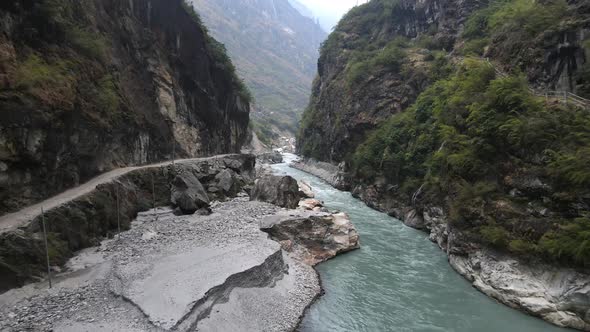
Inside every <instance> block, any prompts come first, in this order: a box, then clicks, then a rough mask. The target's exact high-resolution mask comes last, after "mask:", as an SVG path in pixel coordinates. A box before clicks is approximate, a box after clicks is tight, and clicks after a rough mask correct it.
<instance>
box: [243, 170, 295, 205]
mask: <svg viewBox="0 0 590 332" xmlns="http://www.w3.org/2000/svg"><path fill="white" fill-rule="evenodd" d="M300 198H301V196H300V194H299V186H298V185H297V180H295V179H294V178H292V177H290V176H275V175H268V176H265V177H263V178H261V179H258V180H256V182H255V183H254V189H253V190H252V194H251V196H250V199H251V200H253V201H261V202H267V203H272V204H274V205H277V206H281V207H286V208H289V209H294V208H296V207H297V206H298V205H299V199H300Z"/></svg>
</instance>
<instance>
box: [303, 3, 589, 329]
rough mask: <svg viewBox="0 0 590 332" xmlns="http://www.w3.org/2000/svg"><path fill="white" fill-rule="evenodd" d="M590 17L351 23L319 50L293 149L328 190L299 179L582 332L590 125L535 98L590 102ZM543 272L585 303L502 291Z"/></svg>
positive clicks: (580, 11) (467, 8)
mask: <svg viewBox="0 0 590 332" xmlns="http://www.w3.org/2000/svg"><path fill="white" fill-rule="evenodd" d="M587 13H588V11H587V3H585V2H580V1H569V2H566V1H560V0H547V1H528V0H515V1H490V2H475V1H474V2H471V1H452V0H451V1H436V0H432V1H428V0H426V1H416V2H414V1H387V0H380V1H378V0H373V1H371V2H369V3H368V4H366V5H363V6H359V7H356V8H355V9H353V10H351V12H350V13H349V14H347V16H346V17H345V18H344V19H343V20H342V21H341V22H340V24H339V25H338V27H337V28H336V30H335V32H334V33H332V34H331V35H330V37H329V38H328V40H327V42H326V43H325V44H324V46H323V47H322V50H321V56H320V60H319V66H318V72H319V76H318V78H317V79H316V81H315V83H314V88H313V93H312V97H311V102H310V106H309V108H308V110H307V111H306V113H305V114H304V117H303V121H302V127H301V131H300V134H299V137H298V149H299V152H300V153H301V154H303V155H304V156H305V157H312V158H315V159H317V160H320V161H324V162H330V163H332V164H333V165H334V167H332V169H333V171H332V174H328V175H327V174H326V172H325V169H326V167H324V166H322V167H319V166H318V165H321V163H317V162H307V163H305V165H303V166H298V167H299V168H303V169H305V170H306V171H310V172H312V173H314V174H317V175H319V176H323V177H324V178H326V179H327V180H329V181H332V182H334V181H333V180H334V179H344V180H345V182H346V183H341V182H340V183H338V185H339V186H340V187H342V188H350V189H351V191H352V192H353V195H355V196H356V197H359V198H360V199H362V200H363V201H365V202H366V203H367V204H368V205H369V206H371V207H373V208H376V209H378V210H381V211H385V212H387V213H388V214H390V215H392V216H394V217H396V218H399V219H401V220H403V221H404V222H405V223H406V224H407V225H408V226H411V227H415V228H418V229H423V230H425V231H427V232H429V233H430V234H431V240H433V241H434V242H436V243H437V244H438V245H439V246H440V247H441V248H442V249H443V250H445V252H447V254H448V255H449V257H450V259H451V262H453V263H454V267H455V268H456V269H457V270H458V271H459V272H460V273H462V274H463V275H465V276H466V277H467V278H469V279H470V280H472V281H474V284H475V285H476V287H478V288H479V289H481V290H482V291H484V292H486V294H490V295H492V296H494V297H496V298H498V299H499V300H500V301H502V302H504V303H506V304H508V305H511V306H514V307H517V308H521V309H523V310H525V311H527V312H530V313H532V314H535V315H538V316H541V317H543V318H545V319H547V320H549V321H551V322H553V323H555V324H558V325H562V326H569V327H574V328H579V329H585V330H587V329H588V326H589V325H588V323H589V322H590V321H588V318H587V315H586V312H587V310H588V308H590V304H589V303H590V302H588V300H587V299H588V293H587V291H586V290H585V288H584V287H585V286H584V285H585V280H587V275H588V274H587V268H588V267H589V266H590V250H588V248H589V247H587V246H586V243H587V242H585V241H586V235H585V234H587V233H586V232H587V231H588V230H589V229H590V219H589V218H588V217H589V216H590V212H589V211H590V193H589V192H588V188H590V173H589V172H588V168H587V164H588V162H589V159H588V157H587V155H588V152H589V151H590V136H588V131H587V129H584V128H587V126H588V124H590V113H589V112H588V111H587V110H584V109H583V108H580V107H578V106H574V105H573V104H571V103H567V102H566V101H565V100H562V99H557V98H552V97H549V98H545V97H543V98H540V97H539V91H545V90H558V92H559V94H563V93H564V92H565V91H570V92H574V93H578V94H581V95H583V96H587V95H586V94H585V93H586V92H585V91H587V90H586V89H587V82H588V80H589V79H590V76H589V75H588V73H589V72H588V70H587V68H588V62H587V60H586V59H587V55H588V54H590V53H588V35H587V30H588V27H589V25H588V22H589V21H588V15H587ZM486 58H487V59H486ZM520 73H522V74H520ZM531 91H532V92H531ZM343 92H344V93H343ZM335 165H339V167H336V166H335ZM482 257H484V258H483V259H482ZM476 261H477V262H476ZM474 262H476V263H474ZM479 262H481V263H479ZM544 264H548V265H544ZM504 266H511V267H515V266H517V267H518V268H512V269H503V267H504ZM546 266H551V269H549V268H546ZM521 267H522V268H521ZM480 269H481V270H480ZM541 270H546V271H551V272H548V273H553V274H554V275H556V276H559V278H561V276H566V279H568V278H569V279H568V280H574V279H576V280H582V282H581V284H582V286H580V285H576V286H572V288H571V289H576V291H575V292H576V294H578V291H579V292H580V294H582V295H580V297H579V298H580V299H581V300H580V301H579V302H576V301H577V300H572V299H571V297H570V294H569V293H567V291H563V290H562V289H559V290H555V286H554V285H552V284H551V283H550V282H549V281H547V280H545V279H543V278H540V279H539V280H538V284H537V285H536V286H535V287H537V286H538V285H541V286H539V287H538V288H536V289H534V290H532V291H531V292H529V293H528V294H529V295H531V294H532V295H531V297H532V299H526V296H527V295H526V294H527V292H526V291H525V289H526V287H523V289H519V290H518V291H513V290H511V289H507V288H506V287H505V285H503V284H501V283H500V282H499V281H498V280H502V278H507V279H508V280H512V279H515V280H516V279H526V278H527V275H531V274H535V273H537V272H536V271H541ZM575 270H577V272H576V271H575ZM519 271H520V272H519ZM522 271H525V272H522ZM527 271H528V272H527ZM530 271H533V272H530ZM584 271H585V272H584ZM579 272H581V274H578V273H579ZM519 273H520V275H519ZM527 273H528V274H527ZM515 275H519V276H518V277H515ZM490 276H491V277H490ZM580 276H583V277H580ZM556 278H557V277H556ZM541 279H542V280H541ZM515 282H518V281H515ZM539 289H544V290H541V291H540V290H539ZM576 296H578V295H576ZM576 303H577V304H576ZM578 304H579V306H578Z"/></svg>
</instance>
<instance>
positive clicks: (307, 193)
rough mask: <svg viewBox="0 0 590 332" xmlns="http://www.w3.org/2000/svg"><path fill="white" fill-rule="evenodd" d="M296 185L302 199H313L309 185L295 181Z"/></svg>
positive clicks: (302, 181)
mask: <svg viewBox="0 0 590 332" xmlns="http://www.w3.org/2000/svg"><path fill="white" fill-rule="evenodd" d="M297 185H299V191H300V192H301V196H302V197H307V198H314V197H315V194H314V193H313V189H312V188H311V186H310V185H309V183H307V182H305V181H304V180H299V181H297Z"/></svg>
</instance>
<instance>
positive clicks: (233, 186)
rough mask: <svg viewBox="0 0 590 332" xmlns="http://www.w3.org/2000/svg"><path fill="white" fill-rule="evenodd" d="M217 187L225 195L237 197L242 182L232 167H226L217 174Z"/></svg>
mask: <svg viewBox="0 0 590 332" xmlns="http://www.w3.org/2000/svg"><path fill="white" fill-rule="evenodd" d="M215 188H217V190H218V191H219V193H221V194H222V195H223V196H225V197H235V196H236V195H237V193H238V192H239V191H240V184H239V183H238V179H237V177H236V173H234V172H233V171H232V170H230V169H224V170H222V171H221V172H219V173H218V174H217V175H216V176H215Z"/></svg>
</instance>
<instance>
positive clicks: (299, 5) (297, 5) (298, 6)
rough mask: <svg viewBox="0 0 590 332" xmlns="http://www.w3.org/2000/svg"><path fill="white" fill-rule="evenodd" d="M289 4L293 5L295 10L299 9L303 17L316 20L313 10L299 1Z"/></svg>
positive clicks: (294, 0) (292, 1)
mask: <svg viewBox="0 0 590 332" xmlns="http://www.w3.org/2000/svg"><path fill="white" fill-rule="evenodd" d="M289 4H291V6H293V8H295V9H297V11H298V12H299V13H300V14H301V15H303V16H305V17H309V18H312V19H315V17H316V16H315V15H314V13H313V12H312V11H311V9H309V8H307V6H305V5H304V4H302V3H301V2H299V1H297V0H289Z"/></svg>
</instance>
